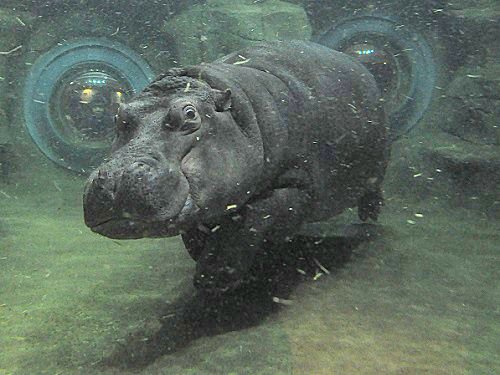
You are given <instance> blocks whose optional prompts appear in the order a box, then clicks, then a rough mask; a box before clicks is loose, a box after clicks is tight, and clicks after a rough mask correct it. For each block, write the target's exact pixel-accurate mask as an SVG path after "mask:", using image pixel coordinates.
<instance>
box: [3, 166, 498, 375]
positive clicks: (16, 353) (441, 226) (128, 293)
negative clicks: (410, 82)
mask: <svg viewBox="0 0 500 375" xmlns="http://www.w3.org/2000/svg"><path fill="white" fill-rule="evenodd" d="M82 184H83V180H82V179H79V178H76V177H71V176H68V175H66V174H63V173H60V174H55V175H54V176H46V177H44V178H41V179H40V180H37V182H36V183H35V184H30V185H29V186H28V185H26V186H16V184H15V183H12V182H11V183H10V184H9V185H3V186H1V189H0V190H1V191H0V193H1V194H0V201H1V203H0V204H1V216H0V270H1V273H0V285H1V287H0V348H1V349H0V374H2V375H3V374H107V373H109V374H124V373H129V372H130V373H132V371H127V370H119V369H115V368H106V367H103V366H102V359H103V356H106V355H107V354H109V352H110V350H111V348H113V346H114V345H115V344H116V343H117V342H120V341H121V342H123V340H124V338H125V337H126V336H127V334H128V333H129V332H131V331H134V330H135V329H137V328H138V327H142V326H144V325H148V324H153V325H154V322H157V319H156V315H157V312H158V308H159V306H160V305H161V304H162V303H164V302H165V301H167V302H168V301H169V300H172V299H175V297H176V296H177V295H178V293H179V288H180V287H181V285H182V284H183V283H186V282H189V280H190V278H191V276H192V274H193V268H194V262H193V261H192V260H191V259H190V258H189V256H188V254H187V253H186V251H185V250H184V248H183V245H182V243H181V241H180V239H179V238H171V239H159V240H135V241H114V240H110V239H106V238H103V237H100V236H98V235H96V234H93V233H91V232H90V231H89V230H88V229H87V228H86V227H85V226H84V224H83V219H82V210H81V203H80V201H81V187H82ZM415 214H418V215H417V216H415ZM380 225H381V226H382V232H383V234H382V235H381V236H379V237H377V238H376V239H374V240H372V241H370V242H366V243H364V244H362V245H361V246H359V247H358V248H357V249H356V250H355V255H354V257H353V258H352V260H351V261H350V262H348V263H347V264H345V265H344V266H343V267H341V268H340V269H338V270H336V271H335V272H332V273H331V274H330V275H326V274H323V275H321V276H316V277H315V280H314V278H313V277H312V275H311V277H307V278H306V279H307V280H305V281H303V282H302V283H300V285H299V286H298V287H297V288H296V289H295V290H294V291H293V293H292V295H291V296H289V297H288V300H289V301H288V300H287V301H286V305H283V307H282V308H281V309H280V311H278V312H277V313H273V314H271V315H269V316H267V317H266V318H265V319H263V320H262V322H260V323H259V324H258V325H257V326H255V327H252V328H247V329H241V330H236V331H233V332H228V333H224V334H220V335H216V336H212V337H204V338H201V339H198V340H196V341H194V342H192V343H191V344H190V345H189V346H187V347H186V348H184V349H182V350H180V351H177V352H175V353H173V354H168V355H165V356H163V357H160V358H159V359H158V360H157V361H156V362H155V363H153V364H152V365H150V366H149V367H147V368H145V369H142V370H138V371H137V373H142V374H422V373H425V374H494V373H499V372H500V359H499V357H498V349H499V341H498V340H499V337H500V323H499V322H500V312H499V310H498V309H499V307H498V306H499V302H500V287H499V286H500V283H499V280H500V277H499V273H500V264H499V263H500V262H499V259H500V257H499V255H498V249H499V244H500V223H499V222H498V221H497V222H493V221H489V220H488V219H487V218H485V217H483V216H482V215H481V214H480V213H478V212H472V211H467V210H461V209H453V210H452V209H449V208H446V206H445V205H444V204H442V203H440V201H439V200H429V201H423V202H417V203H415V202H410V201H406V200H404V199H403V198H400V197H389V199H388V202H387V206H386V207H385V208H384V211H383V215H382V216H381V218H380ZM151 322H153V323H151Z"/></svg>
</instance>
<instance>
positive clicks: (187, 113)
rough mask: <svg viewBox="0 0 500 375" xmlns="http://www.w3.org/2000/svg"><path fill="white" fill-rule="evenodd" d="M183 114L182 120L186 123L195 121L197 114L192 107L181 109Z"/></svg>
mask: <svg viewBox="0 0 500 375" xmlns="http://www.w3.org/2000/svg"><path fill="white" fill-rule="evenodd" d="M182 111H183V113H184V118H185V119H186V120H188V121H192V120H194V119H196V116H197V112H196V108H195V107H193V106H192V105H187V106H185V107H184V108H183V110H182Z"/></svg>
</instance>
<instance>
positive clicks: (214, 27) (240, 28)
mask: <svg viewBox="0 0 500 375" xmlns="http://www.w3.org/2000/svg"><path fill="white" fill-rule="evenodd" d="M163 31H164V32H165V33H166V34H169V35H170V36H171V37H172V39H173V40H175V44H176V52H177V62H178V63H179V64H180V65H193V64H198V63H200V62H209V61H213V60H215V59H217V58H218V57H221V56H223V55H226V54H228V53H230V52H234V51H236V50H238V49H241V48H243V47H246V46H248V45H250V44H253V43H256V42H262V41H272V40H290V39H301V40H309V39H310V38H311V26H310V23H309V19H308V17H307V14H306V12H305V10H304V9H303V8H302V7H301V6H299V5H295V4H291V3H289V2H285V1H281V0H269V1H265V2H255V1H249V0H208V1H207V2H206V3H205V4H198V5H195V6H193V7H191V8H190V9H188V10H186V11H184V12H182V13H181V14H179V15H178V16H177V17H175V18H173V19H169V20H167V21H165V23H164V27H163Z"/></svg>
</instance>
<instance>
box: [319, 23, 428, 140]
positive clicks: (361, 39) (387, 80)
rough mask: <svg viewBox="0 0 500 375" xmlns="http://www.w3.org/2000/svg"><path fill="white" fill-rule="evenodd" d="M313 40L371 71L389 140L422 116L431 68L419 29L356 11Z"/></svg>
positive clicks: (425, 107)
mask: <svg viewBox="0 0 500 375" xmlns="http://www.w3.org/2000/svg"><path fill="white" fill-rule="evenodd" d="M318 42H319V43H321V44H323V45H325V46H327V47H330V48H333V49H336V50H339V51H342V52H345V53H347V54H349V55H351V56H352V57H353V58H355V59H357V60H358V61H360V62H361V63H362V64H363V65H365V67H366V68H367V69H368V70H369V71H370V72H371V73H372V74H373V76H374V77H375V80H376V81H377V83H378V86H379V88H380V90H381V92H382V100H383V101H384V104H385V109H386V111H387V114H388V117H389V126H390V128H391V138H392V139H394V138H397V137H399V136H400V135H402V134H404V133H405V132H407V131H408V130H410V129H411V128H412V127H413V126H415V125H416V124H417V123H418V121H419V120H420V119H421V118H422V116H423V114H424V113H425V110H426V109H427V107H428V106H429V104H430V101H431V98H432V92H433V88H434V82H435V75H436V74H435V70H436V68H435V63H434V60H433V57H432V52H431V49H430V47H429V46H428V44H427V43H426V41H425V40H424V39H423V37H421V36H420V35H419V34H417V33H415V32H413V31H410V30H408V28H407V26H405V25H402V24H401V23H399V22H396V21H394V20H392V19H389V18H385V17H379V16H360V17H354V18H348V19H345V20H341V21H340V22H338V23H336V24H335V25H334V26H333V27H332V28H331V29H330V30H329V31H328V32H327V33H325V34H324V35H322V36H321V37H320V38H319V40H318Z"/></svg>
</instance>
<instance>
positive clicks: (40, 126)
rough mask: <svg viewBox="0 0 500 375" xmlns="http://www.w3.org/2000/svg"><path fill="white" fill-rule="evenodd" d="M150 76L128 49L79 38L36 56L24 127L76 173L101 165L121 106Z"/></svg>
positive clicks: (50, 154) (51, 155)
mask: <svg viewBox="0 0 500 375" xmlns="http://www.w3.org/2000/svg"><path fill="white" fill-rule="evenodd" d="M153 77H154V73H153V72H152V70H151V68H150V67H149V65H148V64H147V63H146V62H145V61H144V60H143V59H142V58H141V57H140V56H139V55H137V54H136V53H135V52H133V51H132V50H130V49H129V48H127V47H125V46H123V45H121V44H119V43H116V42H114V41H109V40H106V39H80V40H76V41H74V42H72V43H68V44H65V45H60V46H58V47H56V48H53V49H52V50H50V51H48V52H47V53H45V54H44V55H42V56H40V57H39V58H38V59H37V60H36V61H35V64H34V65H33V67H32V69H31V71H30V74H29V76H28V79H27V81H26V85H25V90H24V115H25V121H26V127H27V129H28V132H29V134H30V135H31V137H32V138H33V141H34V142H35V143H36V145H37V146H38V147H39V148H40V150H41V151H42V152H43V153H44V154H45V155H46V156H47V157H48V158H49V159H51V160H52V161H54V162H56V163H57V164H59V165H61V166H63V167H65V168H68V169H71V170H75V171H79V172H86V171H88V170H91V169H93V168H95V167H96V166H97V165H99V164H100V163H101V161H102V159H103V158H104V156H105V154H106V152H107V151H108V149H109V147H110V145H111V142H112V140H113V136H114V131H113V116H114V115H115V113H116V110H117V108H118V106H119V105H120V103H122V102H124V101H126V100H127V99H128V98H130V97H131V96H132V95H133V94H134V93H135V92H137V91H140V90H142V89H143V88H144V87H145V86H146V85H147V84H148V83H149V82H150V81H151V80H152V79H153Z"/></svg>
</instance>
